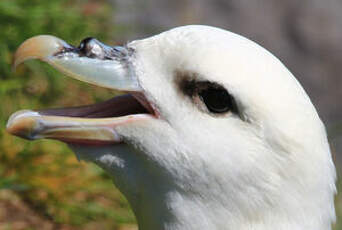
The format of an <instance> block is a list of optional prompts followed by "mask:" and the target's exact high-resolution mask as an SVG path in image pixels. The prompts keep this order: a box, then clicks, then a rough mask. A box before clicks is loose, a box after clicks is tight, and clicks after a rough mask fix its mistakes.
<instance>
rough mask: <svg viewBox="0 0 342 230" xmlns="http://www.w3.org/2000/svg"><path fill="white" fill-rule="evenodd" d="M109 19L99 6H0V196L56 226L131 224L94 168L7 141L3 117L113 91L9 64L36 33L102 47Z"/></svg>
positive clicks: (48, 0)
mask: <svg viewBox="0 0 342 230" xmlns="http://www.w3.org/2000/svg"><path fill="white" fill-rule="evenodd" d="M112 13H113V9H111V8H110V7H109V5H108V4H107V3H106V2H105V1H86V0H84V1H81V0H76V1H67V0H0V98H1V106H0V127H2V128H1V129H0V190H2V191H3V190H11V191H14V192H15V193H16V194H19V196H20V197H21V198H22V200H23V201H25V202H26V203H27V204H29V205H30V207H32V208H33V209H34V210H35V211H36V212H38V213H39V214H40V215H41V216H45V217H48V219H51V221H53V222H55V223H62V224H67V225H71V226H79V227H80V228H83V227H84V228H85V227H87V226H97V225H96V224H98V225H101V226H102V227H105V229H116V228H117V227H120V226H121V225H122V224H126V223H134V221H135V220H134V217H133V214H132V212H131V211H130V209H129V206H128V204H127V201H126V200H125V199H124V198H123V196H122V195H121V194H120V193H119V192H118V191H117V190H116V189H115V188H114V186H113V184H112V181H111V179H110V178H109V177H108V176H107V175H106V174H105V173H104V172H103V171H102V170H101V169H99V168H97V167H96V166H94V165H92V164H85V163H79V162H77V160H76V159H75V156H74V155H73V154H72V153H71V151H70V150H69V149H68V148H67V147H66V145H64V144H62V143H59V142H56V141H49V140H43V141H34V142H28V141H25V140H21V139H19V138H16V137H13V136H10V135H9V134H7V133H6V132H5V125H6V122H7V119H8V117H9V115H10V114H11V113H13V112H15V111H17V110H20V109H40V108H46V107H54V106H59V107H61V106H71V105H82V104H89V103H93V102H95V101H97V100H101V99H104V98H108V97H111V96H113V92H110V91H109V90H104V89H99V88H96V87H92V86H89V85H86V84H84V83H80V82H77V81H75V80H71V79H67V78H66V77H64V76H62V75H61V74H60V73H58V72H56V71H55V70H53V69H52V68H51V67H49V66H47V65H46V64H43V63H41V62H39V61H28V62H27V64H26V65H21V66H19V67H18V69H17V71H16V73H13V71H12V70H11V62H12V59H13V55H14V52H15V50H16V48H17V47H18V46H19V45H20V43H22V42H23V41H24V40H25V39H27V38H29V37H32V36H35V35H38V34H52V35H55V36H57V37H61V38H63V39H64V40H66V41H68V42H69V43H71V44H79V42H80V40H81V39H82V38H85V37H89V36H91V37H96V38H98V39H99V40H101V41H104V42H106V41H107V42H108V40H109V38H110V36H113V34H115V33H116V32H118V31H116V30H115V28H113V26H112V25H111V24H110V23H109V22H110V20H111V14H112ZM109 43H110V42H109ZM94 223H95V225H94ZM9 229H11V228H9ZM87 229H91V228H89V227H88V228H87Z"/></svg>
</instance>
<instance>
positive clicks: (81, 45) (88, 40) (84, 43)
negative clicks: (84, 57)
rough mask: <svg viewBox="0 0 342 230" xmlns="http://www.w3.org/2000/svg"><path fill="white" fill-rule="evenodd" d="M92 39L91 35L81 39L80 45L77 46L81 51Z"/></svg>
mask: <svg viewBox="0 0 342 230" xmlns="http://www.w3.org/2000/svg"><path fill="white" fill-rule="evenodd" d="M93 39H94V38H93V37H87V38H85V39H83V40H82V41H81V43H80V46H79V47H78V48H79V49H80V50H81V51H83V50H85V49H87V46H88V44H89V42H90V41H91V40H93Z"/></svg>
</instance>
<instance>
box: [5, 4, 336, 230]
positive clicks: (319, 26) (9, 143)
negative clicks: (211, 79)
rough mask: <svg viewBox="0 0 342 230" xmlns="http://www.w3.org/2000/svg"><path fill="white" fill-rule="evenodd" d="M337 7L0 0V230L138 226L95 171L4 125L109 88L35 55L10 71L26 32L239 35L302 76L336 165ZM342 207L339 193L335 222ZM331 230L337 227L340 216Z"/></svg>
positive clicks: (115, 36) (52, 144)
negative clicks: (195, 28) (23, 113)
mask: <svg viewBox="0 0 342 230" xmlns="http://www.w3.org/2000/svg"><path fill="white" fill-rule="evenodd" d="M341 12H342V1H339V0H324V1H322V0H320V1H318V0H303V1H295V0H287V1H271V0H256V1H247V0H229V1H228V0H211V1H205V0H183V1H181V0H173V1H168V0H142V1H135V0H100V1H91V0H73V1H67V0H49V1H46V0H31V1H27V0H0V98H1V101H2V106H1V107H0V124H1V127H3V128H0V131H1V132H0V230H3V229H6V230H12V229H13V230H21V229H23V230H24V229H30V230H31V229H44V230H45V229H46V230H50V229H56V230H57V229H58V230H59V229H89V230H91V229H120V230H124V229H126V230H127V229H136V227H135V224H134V223H135V220H134V217H133V214H132V213H131V211H130V209H129V206H128V204H127V202H126V200H125V199H124V198H123V197H122V195H121V194H120V193H119V192H118V191H117V190H116V189H115V188H114V186H113V185H112V182H111V180H110V178H108V176H107V175H106V174H105V173H104V172H103V171H102V170H101V169H99V168H98V167H96V166H94V165H92V164H85V163H84V162H81V163H79V162H77V160H76V159H75V157H74V155H73V154H72V153H71V151H70V150H68V148H67V147H66V146H65V145H64V144H62V143H59V142H56V141H48V140H42V141H35V142H27V141H24V140H21V139H19V138H16V137H13V136H10V135H8V134H7V133H6V132H5V130H4V127H5V124H6V121H7V119H8V116H9V115H10V114H11V113H13V112H14V111H16V110H19V109H25V108H35V109H39V108H46V107H56V106H58V107H61V106H70V105H82V104H89V103H93V102H96V101H100V100H103V99H107V98H109V97H111V96H112V95H113V92H111V91H109V90H104V89H100V88H97V87H93V86H89V85H86V84H84V83H80V82H78V81H75V80H72V79H70V78H66V77H64V76H63V75H62V74H60V73H58V72H56V71H54V70H52V68H50V67H49V66H47V65H45V64H42V63H40V62H38V61H30V62H28V63H27V64H26V65H22V66H20V67H19V68H18V70H17V72H16V73H13V72H11V67H10V65H11V60H12V58H13V53H14V51H15V49H16V48H17V47H18V45H19V44H20V43H21V42H23V41H24V40H25V39H27V38H29V37H31V36H34V35H37V34H53V35H56V36H59V37H61V38H63V39H65V40H67V41H68V42H70V43H72V44H78V43H79V42H80V41H81V40H82V39H83V38H84V37H88V36H93V37H96V38H98V39H99V40H101V41H103V42H106V43H107V44H112V45H114V44H116V43H124V42H126V41H132V40H135V39H140V38H145V37H148V36H151V35H154V34H157V33H159V32H162V31H165V30H168V29H171V28H173V27H176V26H180V25H185V24H205V25H212V26H217V27H221V28H224V29H227V30H230V31H232V32H235V33H238V34H241V35H243V36H245V37H247V38H249V39H251V40H253V41H256V42H257V43H259V44H260V45H262V46H263V47H265V48H266V49H268V50H269V51H271V52H272V53H273V54H275V55H276V56H277V57H278V58H279V59H280V60H281V61H282V62H283V63H284V64H285V65H286V66H287V67H288V68H289V69H290V71H291V72H292V73H293V74H294V75H295V76H296V77H297V79H298V80H299V81H300V82H301V84H302V85H303V87H304V89H305V90H306V91H307V93H308V94H309V96H310V98H311V99H312V101H313V103H314V105H315V106H316V108H317V110H318V112H319V114H320V116H321V118H322V120H323V121H324V123H325V124H326V127H327V131H328V134H329V139H330V143H331V148H332V152H333V154H334V156H335V158H336V160H335V162H336V167H337V170H338V171H340V169H341V167H342V165H341V164H342V122H341V115H342V105H341V103H340V100H341V99H340V98H341V96H342V95H341V94H342V91H341V86H342V79H341V77H340V73H341V70H342V46H341V44H340V43H341V41H342V13H341ZM280 103H281V102H280ZM308 160H310V159H308ZM341 208H342V200H341V198H340V197H339V196H337V198H336V209H337V215H338V220H339V216H340V215H341V213H342V212H341ZM335 229H336V230H337V229H342V226H341V225H339V221H338V224H337V225H336V226H335Z"/></svg>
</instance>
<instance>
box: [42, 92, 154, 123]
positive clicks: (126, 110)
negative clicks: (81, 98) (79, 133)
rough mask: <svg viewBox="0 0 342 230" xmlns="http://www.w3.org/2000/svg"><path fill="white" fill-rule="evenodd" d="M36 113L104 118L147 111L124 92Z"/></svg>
mask: <svg viewBox="0 0 342 230" xmlns="http://www.w3.org/2000/svg"><path fill="white" fill-rule="evenodd" d="M38 113H39V114H41V115H50V116H66V117H88V118H106V117H121V116H126V115H130V114H139V113H148V111H147V110H146V109H145V108H144V107H143V106H142V105H141V104H140V103H139V102H138V101H137V100H136V99H135V98H134V97H133V96H132V95H130V94H126V95H122V96H117V97H114V98H112V99H109V100H107V101H104V102H100V103H96V104H93V105H86V106H78V107H69V108H57V109H45V110H40V111H38Z"/></svg>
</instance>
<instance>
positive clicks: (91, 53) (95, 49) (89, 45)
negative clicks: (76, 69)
mask: <svg viewBox="0 0 342 230" xmlns="http://www.w3.org/2000/svg"><path fill="white" fill-rule="evenodd" d="M101 45H102V43H100V42H99V41H98V40H96V39H95V38H92V37H88V38H85V39H83V40H82V42H81V43H80V46H79V47H78V49H79V51H80V53H81V54H82V55H84V56H86V57H90V58H99V59H103V58H104V55H105V54H104V50H103V47H102V46H101Z"/></svg>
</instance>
